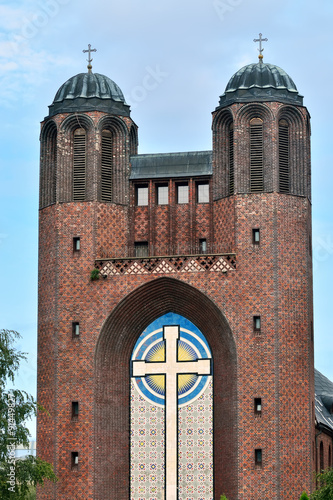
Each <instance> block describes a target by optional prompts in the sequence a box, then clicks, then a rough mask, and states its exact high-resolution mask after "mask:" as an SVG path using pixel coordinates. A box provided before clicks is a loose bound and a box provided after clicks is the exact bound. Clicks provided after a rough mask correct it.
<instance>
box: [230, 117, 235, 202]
mask: <svg viewBox="0 0 333 500" xmlns="http://www.w3.org/2000/svg"><path fill="white" fill-rule="evenodd" d="M234 191H235V172H234V125H233V123H231V125H230V127H229V194H234Z"/></svg>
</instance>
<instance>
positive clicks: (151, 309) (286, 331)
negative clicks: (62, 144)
mask: <svg viewBox="0 0 333 500" xmlns="http://www.w3.org/2000/svg"><path fill="white" fill-rule="evenodd" d="M218 203H219V204H220V205H221V204H222V203H224V205H225V206H226V207H228V216H227V217H226V220H229V221H231V217H230V216H229V214H230V213H232V211H231V210H230V208H231V207H232V206H234V208H233V210H234V219H233V224H234V227H235V233H234V234H235V246H234V250H235V251H236V253H237V270H236V271H231V272H228V273H227V274H220V273H209V272H200V273H190V272H188V273H179V274H176V275H175V279H171V278H163V279H161V277H162V276H161V275H155V276H154V277H152V276H151V275H139V276H136V275H135V276H134V275H130V276H128V275H125V276H124V275H123V276H114V277H112V278H108V279H106V280H102V279H100V280H98V281H93V282H91V281H90V280H89V276H90V271H91V269H92V268H93V267H94V258H95V257H100V255H98V251H99V249H100V248H101V247H102V243H101V242H106V241H107V239H108V238H109V241H110V242H111V241H120V242H122V243H121V244H120V246H119V249H121V248H122V247H123V243H124V241H125V238H124V232H125V231H126V228H125V223H124V222H123V223H120V224H117V222H116V221H117V220H118V219H119V217H120V220H123V221H124V220H125V212H122V210H124V209H123V208H121V207H111V206H110V208H109V209H108V210H107V209H106V207H105V205H104V204H103V205H102V204H98V203H95V202H86V203H70V204H60V205H59V204H58V205H54V206H52V207H48V208H47V209H45V210H43V211H42V212H41V234H42V237H41V240H40V292H41V294H40V309H39V315H40V340H39V365H40V366H39V386H38V387H39V392H38V398H39V401H40V403H41V404H43V405H44V406H45V407H46V408H47V410H48V411H49V412H50V417H40V418H39V420H38V436H39V442H38V453H39V454H41V456H47V457H48V458H49V459H51V457H52V455H53V457H54V463H55V465H56V471H57V474H58V475H59V478H60V481H59V482H58V483H57V484H56V485H55V486H52V487H47V488H46V489H44V490H42V491H41V492H40V493H39V498H48V499H50V498H64V499H66V498H68V496H69V495H70V496H71V497H74V498H80V499H83V498H84V499H90V498H91V499H92V498H95V499H100V500H102V499H107V498H108V499H109V498H116V499H117V500H118V499H119V500H122V499H124V500H125V499H127V498H128V488H129V481H128V475H129V469H128V467H129V462H128V456H129V449H128V446H129V418H128V408H129V406H128V404H129V392H128V391H129V356H130V353H131V350H132V348H133V346H134V342H135V339H136V338H137V335H138V334H139V333H140V332H141V331H142V329H144V327H145V326H146V325H147V324H149V322H150V321H152V320H153V319H155V317H157V316H159V315H161V314H163V313H164V312H167V311H168V310H173V311H174V312H177V313H179V314H182V315H184V316H186V317H188V318H189V319H190V320H191V321H193V322H194V323H195V324H196V325H197V326H198V327H199V328H200V329H201V330H202V331H203V333H204V334H205V336H206V338H207V339H208V341H209V343H210V345H211V347H212V351H213V356H214V376H215V380H214V404H215V407H214V408H215V409H214V414H215V428H214V429H215V448H214V449H215V495H216V498H218V496H219V495H220V494H221V493H225V494H226V495H227V496H228V498H229V499H230V500H236V499H245V498H248V497H249V495H251V498H253V499H255V500H259V499H260V500H264V499H266V498H267V499H268V498H275V499H276V500H277V499H280V498H290V499H296V498H298V497H299V494H300V492H301V491H302V490H303V489H306V490H308V491H309V489H310V478H311V472H312V457H311V443H312V438H313V430H312V417H311V403H312V394H313V392H312V391H313V387H312V386H311V382H309V380H310V377H309V373H310V371H311V370H312V369H313V346H312V342H311V339H310V318H309V314H308V304H309V300H310V295H311V293H310V292H311V286H310V280H309V276H308V270H307V263H308V261H309V256H308V252H309V248H308V241H309V238H308V233H307V231H308V219H309V217H310V206H309V203H308V201H307V200H306V199H305V198H296V197H293V196H289V195H279V194H258V195H250V196H249V195H238V196H235V197H234V199H233V201H231V200H230V201H227V200H223V201H220V202H218ZM207 207H209V205H208V206H207ZM202 208H203V210H201V207H200V210H199V211H198V220H199V221H200V224H202V225H203V228H205V227H209V224H211V222H212V221H209V217H208V216H207V215H206V212H205V207H204V206H203V207H202ZM207 210H210V208H207ZM140 211H141V217H142V220H143V221H144V217H143V215H142V213H143V212H144V211H143V210H141V208H140ZM214 214H216V215H217V217H218V220H217V221H216V220H215V221H214V224H213V225H214V227H218V224H221V222H220V214H221V217H222V216H223V212H222V210H221V209H215V210H214ZM159 215H160V217H163V215H162V214H159ZM103 220H104V221H107V222H105V225H104V222H103ZM96 221H99V223H97V222H96ZM158 221H159V219H158V218H155V231H157V232H158V231H159V230H160V228H162V229H161V234H163V228H164V227H165V226H164V224H159V222H158ZM205 221H207V226H205ZM146 223H147V222H146ZM200 224H198V226H199V225H200ZM233 224H232V223H231V222H230V225H231V227H232V225H233ZM48 227H55V228H56V230H54V231H53V233H51V234H50V233H49V236H48V237H46V236H45V234H47V229H46V228H48ZM252 227H259V228H260V234H261V242H260V245H259V246H257V245H253V243H252ZM201 234H203V233H201ZM215 234H216V231H215ZM77 235H80V237H81V242H82V247H81V250H80V252H73V237H74V236H77ZM203 236H204V234H203ZM161 238H162V236H161ZM161 241H162V239H161ZM165 241H166V240H165ZM221 242H222V238H221ZM229 245H231V243H229ZM110 250H111V251H112V248H111V249H110ZM115 251H116V249H115ZM52 256H54V260H53V261H52V260H51V258H52ZM51 267H52V269H51ZM55 269H56V270H57V275H56V274H55V271H54V270H55ZM49 271H51V272H49ZM52 273H53V274H52ZM295 297H296V299H297V302H296V301H295ZM254 315H260V316H261V318H262V331H261V333H260V335H258V334H257V333H255V332H253V316H254ZM46 321H50V325H48V327H47V329H46V328H45V329H43V325H44V324H46ZM72 321H79V322H80V331H81V334H80V337H79V338H78V339H76V338H74V339H73V338H72V331H71V323H72ZM231 374H233V375H231ZM236 374H237V376H236ZM46 377H48V380H49V381H50V382H49V384H48V385H45V384H44V381H45V378H46ZM236 382H237V385H235V384H236ZM255 397H261V398H262V401H263V411H262V414H261V416H260V417H258V416H257V415H255V414H254V411H253V406H254V398H255ZM72 401H79V403H80V415H79V418H78V420H77V421H73V420H72V419H71V402H72ZM41 418H42V419H41ZM52 440H55V442H56V444H57V446H56V447H55V449H53V451H52V452H51V451H50V447H49V443H50V442H51V443H52ZM255 448H261V449H262V450H263V464H262V466H261V467H260V466H255V464H254V450H255ZM51 449H52V447H51ZM72 451H78V452H79V465H78V467H77V468H74V469H71V452H72ZM110 495H111V496H110ZM297 495H298V496H297Z"/></svg>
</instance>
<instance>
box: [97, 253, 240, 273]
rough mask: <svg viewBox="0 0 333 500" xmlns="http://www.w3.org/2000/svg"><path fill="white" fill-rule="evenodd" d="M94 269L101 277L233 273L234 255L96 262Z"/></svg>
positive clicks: (234, 265)
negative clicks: (206, 272) (178, 273)
mask: <svg viewBox="0 0 333 500" xmlns="http://www.w3.org/2000/svg"><path fill="white" fill-rule="evenodd" d="M96 268H97V269H99V271H100V273H101V275H102V276H116V275H122V274H150V273H152V274H172V273H176V272H183V273H186V272H193V273H195V272H204V271H210V272H222V273H226V272H228V271H234V270H235V268H236V256H235V255H226V256H225V255H223V256H220V255H195V256H174V257H149V258H141V259H107V260H97V261H96Z"/></svg>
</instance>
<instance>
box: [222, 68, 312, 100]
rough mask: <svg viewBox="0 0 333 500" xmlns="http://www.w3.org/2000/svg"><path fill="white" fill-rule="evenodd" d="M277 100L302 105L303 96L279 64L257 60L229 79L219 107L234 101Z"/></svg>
mask: <svg viewBox="0 0 333 500" xmlns="http://www.w3.org/2000/svg"><path fill="white" fill-rule="evenodd" d="M253 101H279V102H286V103H293V104H298V105H302V104H303V97H302V96H301V95H299V93H298V90H297V87H296V85H295V83H294V81H293V80H292V79H291V78H290V76H289V75H288V74H287V73H286V72H285V71H284V70H283V69H282V68H279V66H275V65H273V64H268V63H264V62H261V61H260V62H258V63H256V64H248V65H247V66H244V67H243V68H241V69H240V70H239V71H237V73H235V74H234V75H233V76H232V77H231V78H230V80H229V82H228V85H227V86H226V89H225V91H224V94H223V95H222V96H221V97H220V105H219V107H224V106H229V105H230V104H232V103H235V102H253Z"/></svg>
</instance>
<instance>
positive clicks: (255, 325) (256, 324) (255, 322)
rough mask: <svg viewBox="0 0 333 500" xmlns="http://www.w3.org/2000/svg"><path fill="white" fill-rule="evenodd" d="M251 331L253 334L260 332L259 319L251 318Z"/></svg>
mask: <svg viewBox="0 0 333 500" xmlns="http://www.w3.org/2000/svg"><path fill="white" fill-rule="evenodd" d="M253 330H254V331H255V332H260V330H261V317H260V316H253Z"/></svg>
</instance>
